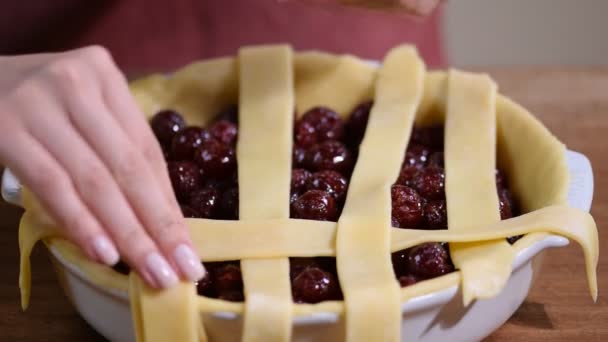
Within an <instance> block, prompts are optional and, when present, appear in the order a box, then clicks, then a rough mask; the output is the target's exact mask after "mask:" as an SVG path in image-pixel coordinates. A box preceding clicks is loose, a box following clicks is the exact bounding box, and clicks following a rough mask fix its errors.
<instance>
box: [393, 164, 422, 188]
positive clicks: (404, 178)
mask: <svg viewBox="0 0 608 342" xmlns="http://www.w3.org/2000/svg"><path fill="white" fill-rule="evenodd" d="M417 173H418V168H417V167H416V166H413V165H403V167H402V168H401V171H399V177H398V178H397V182H396V184H400V185H406V186H413V180H414V178H415V177H416V174H417Z"/></svg>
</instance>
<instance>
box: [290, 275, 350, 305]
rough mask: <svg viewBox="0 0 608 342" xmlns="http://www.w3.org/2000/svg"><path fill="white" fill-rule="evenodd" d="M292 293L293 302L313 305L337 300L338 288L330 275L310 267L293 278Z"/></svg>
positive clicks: (334, 279)
mask: <svg viewBox="0 0 608 342" xmlns="http://www.w3.org/2000/svg"><path fill="white" fill-rule="evenodd" d="M292 292H293V297H294V301H295V302H297V303H311V304H314V303H319V302H322V301H325V300H332V299H337V298H338V296H339V293H340V286H339V284H338V281H337V280H336V278H335V277H334V276H333V275H332V274H331V273H329V272H325V271H323V270H321V269H319V268H316V267H310V268H307V269H304V270H303V271H302V272H300V274H298V276H296V277H295V278H294V280H293V283H292Z"/></svg>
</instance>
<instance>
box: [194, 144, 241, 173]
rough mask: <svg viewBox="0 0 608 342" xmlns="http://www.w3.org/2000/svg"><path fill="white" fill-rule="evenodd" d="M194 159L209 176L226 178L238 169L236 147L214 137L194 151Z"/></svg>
mask: <svg viewBox="0 0 608 342" xmlns="http://www.w3.org/2000/svg"><path fill="white" fill-rule="evenodd" d="M194 160H195V161H196V163H197V164H198V165H199V167H200V168H201V169H202V170H203V172H204V174H205V175H207V176H208V177H213V178H224V177H226V176H230V175H232V174H233V172H234V171H235V170H236V156H235V151H234V148H232V147H230V146H226V145H224V144H222V143H220V142H218V141H217V140H214V139H212V140H207V141H205V142H203V143H202V144H201V146H199V148H198V149H197V150H196V152H195V153H194Z"/></svg>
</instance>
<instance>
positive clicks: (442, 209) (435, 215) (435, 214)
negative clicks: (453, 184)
mask: <svg viewBox="0 0 608 342" xmlns="http://www.w3.org/2000/svg"><path fill="white" fill-rule="evenodd" d="M424 221H425V225H424V229H448V212H447V204H446V202H445V200H436V201H430V202H428V203H427V204H426V206H425V207H424Z"/></svg>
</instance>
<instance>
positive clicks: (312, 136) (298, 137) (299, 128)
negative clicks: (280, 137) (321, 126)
mask: <svg viewBox="0 0 608 342" xmlns="http://www.w3.org/2000/svg"><path fill="white" fill-rule="evenodd" d="M293 137H294V140H295V143H296V144H297V145H298V146H301V147H310V146H312V145H314V144H315V143H316V142H317V135H316V131H315V128H314V126H313V125H312V124H311V123H310V122H306V121H299V122H296V125H295V126H294V132H293Z"/></svg>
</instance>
